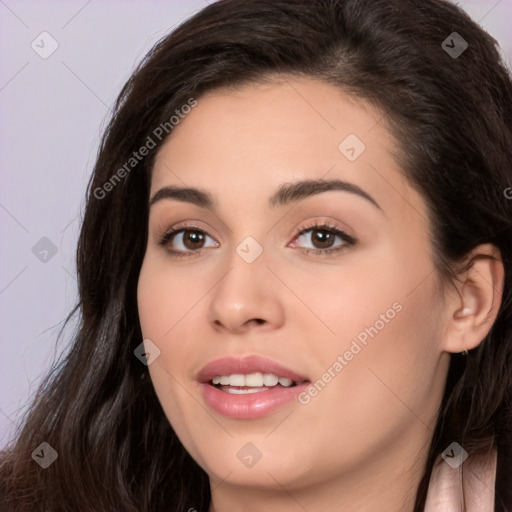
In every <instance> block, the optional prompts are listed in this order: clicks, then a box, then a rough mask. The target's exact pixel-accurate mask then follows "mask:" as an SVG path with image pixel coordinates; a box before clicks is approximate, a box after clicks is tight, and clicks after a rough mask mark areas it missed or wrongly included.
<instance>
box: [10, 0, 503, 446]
mask: <svg viewBox="0 0 512 512" xmlns="http://www.w3.org/2000/svg"><path fill="white" fill-rule="evenodd" d="M241 1H243V0H241ZM290 1H293V0H290ZM207 3H210V2H207V1H206V0H167V1H160V2H158V1H156V0H153V1H124V2H123V1H120V0H114V1H100V0H79V1H76V0H71V1H70V0H66V1H64V0H61V1H35V0H32V1H24V0H18V1H15V0H0V56H1V57H0V62H1V66H0V166H1V172H2V180H1V185H2V186H1V189H0V225H1V229H2V231H1V232H2V243H1V245H0V247H1V253H0V258H1V266H0V318H1V325H0V348H1V352H0V353H1V357H0V448H1V447H3V446H5V444H6V443H7V441H8V439H9V437H10V436H12V434H13V432H14V430H13V429H14V425H15V423H16V421H17V419H19V418H20V415H21V413H22V412H23V411H24V409H25V408H26V405H27V403H28V399H29V397H30V395H31V394H32V393H33V392H35V390H36V389H37V386H38V384H39V383H40V381H41V379H42V377H43V376H44V375H45V373H46V372H47V370H48V368H49V367H50V365H51V363H52V361H53V360H54V357H55V355H56V354H59V353H60V352H61V351H62V350H65V349H66V344H67V343H69V341H70V339H71V335H72V330H71V329H70V330H69V331H68V332H67V333H66V334H65V336H64V337H63V338H62V340H61V341H60V342H59V344H58V345H57V343H56V340H57V334H58V331H59V328H60V327H61V325H62V322H63V320H64V319H65V318H66V316H67V314H68V313H69V312H70V311H71V309H72V308H73V306H74V305H75V303H76V301H77V286H76V278H75V271H76V269H75V261H74V258H75V249H76V241H77V237H78V232H79V228H80V219H81V213H82V211H83V206H84V194H85V188H86V184H87V181H88V178H89V176H90V174H91V172H92V168H93V165H94V159H95V156H96V152H97V148H98V144H99V140H100V135H101V133H102V129H103V128H104V126H105V124H106V121H107V120H108V118H109V115H110V107H111V106H112V105H113V102H114V99H115V97H116V96H117V94H118V92H119V91H120V89H121V87H122V85H123V84H124V83H125V81H126V80H127V79H128V77H129V76H130V74H131V72H132V71H133V69H134V67H135V65H136V64H137V63H138V62H139V61H140V60H141V59H142V57H143V56H144V55H145V54H146V52H147V51H148V50H149V49H150V48H151V47H152V46H153V45H154V44H155V43H156V42H157V40H159V39H160V38H161V37H162V36H163V35H165V34H166V33H168V32H170V31H171V30H172V29H173V28H174V27H175V26H176V25H178V24H179V23H181V22H182V21H183V20H185V19H186V18H188V17H189V16H190V15H191V14H193V13H195V12H197V11H198V10H199V9H201V8H203V7H205V6H206V5H207ZM455 3H458V4H459V5H460V6H462V7H463V8H464V9H465V10H466V11H467V12H468V13H469V14H470V16H471V17H472V18H473V19H474V20H476V21H478V22H479V23H480V24H481V25H482V26H483V28H484V29H485V30H487V31H488V32H489V33H490V34H491V35H493V37H494V38H495V39H497V40H498V42H499V43H500V45H501V47H502V51H503V55H504V57H505V59H506V60H507V62H508V63H510V62H512V36H511V34H510V25H511V22H512V0H460V1H459V2H456V1H455ZM447 36H448V34H447ZM440 44H441V41H440ZM55 48H56V49H55ZM52 50H54V51H53V53H51V52H52ZM50 53H51V54H50ZM509 67H510V64H509Z"/></svg>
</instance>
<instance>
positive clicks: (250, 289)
mask: <svg viewBox="0 0 512 512" xmlns="http://www.w3.org/2000/svg"><path fill="white" fill-rule="evenodd" d="M230 264H231V265H230V269H229V271H228V272H227V273H225V275H224V277H223V278H222V279H221V280H220V282H219V283H218V284H217V286H215V287H214V289H213V290H212V293H211V294H210V305H209V316H210V318H209V320H210V324H211V325H212V327H213V328H214V329H215V330H216V331H224V332H229V333H233V334H241V333H244V332H246V331H249V330H252V329H257V330H262V331H270V330H273V329H278V328H279V327H281V326H282V325H283V323H284V308H283V303H282V300H281V297H280V295H279V293H280V292H279V290H280V287H279V286H278V285H279V281H278V280H277V279H276V277H275V276H274V275H273V273H272V272H271V271H270V270H269V269H268V268H267V266H266V262H265V258H264V253H263V254H262V255H261V256H260V257H259V258H258V259H257V260H256V261H254V262H252V263H247V262H246V261H244V260H243V259H242V258H240V257H239V256H238V255H237V254H235V255H234V257H233V258H232V259H231V260H230Z"/></svg>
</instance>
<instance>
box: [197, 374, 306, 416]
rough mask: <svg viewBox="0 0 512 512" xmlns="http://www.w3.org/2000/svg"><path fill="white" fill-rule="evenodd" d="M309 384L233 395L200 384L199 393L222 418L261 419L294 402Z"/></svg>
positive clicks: (208, 385) (205, 384) (209, 385)
mask: <svg viewBox="0 0 512 512" xmlns="http://www.w3.org/2000/svg"><path fill="white" fill-rule="evenodd" d="M308 385H309V382H305V383H303V384H297V385H296V386H293V387H290V388H284V387H281V386H279V387H274V388H269V390H268V391H260V392H258V393H248V394H245V395H234V394H231V393H227V392H226V391H221V390H219V389H217V388H216V387H214V386H212V385H211V384H207V383H203V384H201V391H202V393H203V396H204V398H205V400H206V403H207V404H208V405H209V406H210V407H211V408H212V409H213V410H214V411H216V412H218V413H219V414H222V415H223V416H228V417H230V418H238V419H245V420H248V419H253V418H261V417H262V416H267V415H268V414H271V413H272V412H274V411H275V410H276V409H278V408H279V407H281V406H283V405H284V404H286V403H288V402H291V401H293V400H295V398H296V397H297V395H298V394H299V393H301V392H302V391H304V390H305V389H306V388H307V387H308Z"/></svg>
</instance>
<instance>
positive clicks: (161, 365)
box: [138, 78, 448, 496]
mask: <svg viewBox="0 0 512 512" xmlns="http://www.w3.org/2000/svg"><path fill="white" fill-rule="evenodd" d="M393 144H394V142H393V139H392V138H391V136H390V135H389V134H388V132H387V131H386V128H385V126H384V123H383V122H382V114H381V113H379V112H378V111H377V110H376V109H374V108H373V107H371V106H369V105H368V104H366V103H364V102H363V101H361V100H357V99H355V98H352V97H349V96H348V95H346V94H344V93H342V92H340V91H339V90H338V89H337V88H335V87H334V86H331V85H328V84H326V83H323V82H319V81H315V80H313V79H296V78H293V79H292V78H290V79H289V80H287V81H282V82H278V81H274V82H271V83H268V84H266V85H248V86H244V87H243V88H239V89H238V90H236V91H234V90H217V91H214V92H211V93H208V94H207V95H205V96H203V97H200V98H198V104H197V106H196V107H195V108H194V109H192V111H191V112H190V113H189V114H188V115H186V116H185V117H184V119H182V120H181V121H180V123H179V125H178V126H177V127H176V128H174V132H173V133H172V136H171V137H170V138H169V139H168V140H167V142H166V143H165V144H164V146H163V147H162V148H161V150H160V151H159V154H158V155H157V159H156V161H155V166H154V171H153V175H152V183H151V196H150V197H151V198H154V201H153V203H152V205H151V207H150V217H149V237H148V245H147V250H146V254H145V258H144V262H143V265H142V269H141V273H140V278H139V284H138V304H139V315H140V322H141V327H142V333H143V336H144V338H145V339H146V342H145V343H146V348H147V350H148V351H149V353H150V354H151V353H152V352H153V351H154V347H155V346H156V347H158V350H159V351H160V354H159V355H158V357H156V358H155V359H154V362H153V363H151V364H150V365H149V371H150V375H151V379H152V382H153V385H154V388H155V390H156V393H157V395H158V398H159V400H160V402H161V404H162V407H163V410H164V412H165V414H166V416H167V418H168V419H169V422H170V423H171V425H172V427H173V428H174V430H175V431H176V433H177V435H178V436H179V438H180V440H181V441H182V443H183V444H184V446H185V448H186V449H187V450H188V451H189V453H190V454H191V455H192V456H193V457H194V459H195V460H196V461H197V462H198V463H199V464H200V465H201V466H202V467H203V468H204V469H205V470H206V472H207V473H208V474H209V476H210V480H211V483H212V488H214V487H215V490H214V493H219V494H220V493H221V492H222V490H225V492H226V493H227V492H229V491H232V490H233V489H236V488H240V486H242V487H243V488H245V489H246V490H247V489H248V488H254V489H257V488H259V489H260V490H261V489H263V488H269V489H270V488H273V489H277V490H283V489H286V491H287V492H289V493H290V494H291V495H295V494H294V493H296V495H297V496H298V495H299V493H300V492H301V491H300V489H305V488H309V489H317V490H318V489H319V486H326V485H328V483H329V482H333V483H336V488H337V489H343V488H344V489H345V490H347V489H349V488H350V489H353V488H354V486H355V487H357V489H358V492H359V493H361V492H365V491H364V489H365V488H367V487H366V486H367V484H368V482H370V481H372V480H371V479H372V475H373V476H375V475H380V479H376V480H375V482H377V483H375V487H372V490H377V488H378V486H379V485H381V486H385V485H386V482H388V481H393V479H395V478H402V479H403V478H404V475H405V478H406V479H410V480H411V481H414V482H416V479H417V477H418V475H420V473H421V471H422V463H423V460H424V459H423V458H424V456H425V450H426V449H427V446H428V444H429V443H428V441H429V440H430V436H431V434H432V432H431V429H430V427H431V422H432V418H433V416H435V413H436V407H437V405H438V401H439V399H440V397H441V395H442V390H443V386H444V379H445V375H446V371H447V365H448V356H447V354H446V353H444V352H443V315H442V304H441V301H440V299H439V295H438V292H437V291H436V290H437V288H436V273H435V272H434V268H433V261H432V254H431V244H430V241H429V234H428V220H427V211H426V207H425V203H424V201H423V199H422V198H421V196H420V195H419V194H418V193H417V192H416V191H414V190H413V189H412V188H411V186H410V185H409V184H408V183H407V181H406V180H405V179H404V177H403V176H402V174H401V173H400V172H399V168H398V166H397V164H396V162H395V160H394V158H393V157H392V151H393V150H394V146H393ZM181 189H197V190H198V191H199V192H193V191H188V192H179V191H180V190H181ZM204 196H206V197H204ZM206 198H209V201H207V200H206ZM173 230H175V231H176V234H175V235H174V236H167V237H166V238H165V239H164V242H165V243H163V244H161V243H160V242H161V241H162V239H163V238H164V237H165V234H166V233H169V232H171V231H173ZM174 251H175V252H174ZM147 340H151V343H150V342H148V341H147ZM153 353H154V354H156V353H155V352H153ZM150 361H151V359H150ZM221 377H222V379H220V378H221ZM214 378H215V383H216V384H215V385H214V384H213V379H214ZM278 378H280V380H277V379H278ZM287 379H292V380H293V381H294V384H295V385H293V384H292V386H289V384H290V381H289V380H287ZM219 380H220V383H218V381H219ZM276 380H277V382H278V383H277V384H276ZM390 461H391V462H390ZM362 482H366V483H365V487H361V485H362ZM378 482H380V483H378ZM387 486H388V487H389V483H388V484H387ZM384 491H385V492H387V491H390V492H394V491H392V490H390V489H387V488H386V489H385V490H383V492H384ZM368 492H372V491H371V490H369V489H368ZM345 495H346V496H348V494H347V493H345ZM381 495H382V494H381ZM333 496H334V495H333Z"/></svg>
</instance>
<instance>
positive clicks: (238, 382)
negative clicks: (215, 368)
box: [229, 373, 246, 386]
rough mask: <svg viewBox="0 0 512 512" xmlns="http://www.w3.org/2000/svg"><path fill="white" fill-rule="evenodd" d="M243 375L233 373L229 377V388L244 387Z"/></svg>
mask: <svg viewBox="0 0 512 512" xmlns="http://www.w3.org/2000/svg"><path fill="white" fill-rule="evenodd" d="M245 385H246V384H245V375H241V374H239V373H235V374H234V375H230V376H229V386H245Z"/></svg>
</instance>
